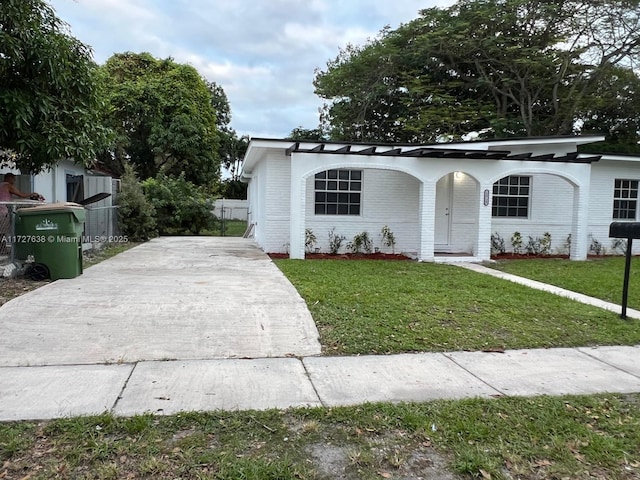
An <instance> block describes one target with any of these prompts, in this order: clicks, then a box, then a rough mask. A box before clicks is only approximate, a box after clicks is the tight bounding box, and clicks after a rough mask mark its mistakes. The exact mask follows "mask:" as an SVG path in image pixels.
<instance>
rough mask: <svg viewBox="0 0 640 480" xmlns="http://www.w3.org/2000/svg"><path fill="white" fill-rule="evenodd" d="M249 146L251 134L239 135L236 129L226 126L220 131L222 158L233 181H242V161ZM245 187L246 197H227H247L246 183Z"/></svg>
mask: <svg viewBox="0 0 640 480" xmlns="http://www.w3.org/2000/svg"><path fill="white" fill-rule="evenodd" d="M248 147H249V136H248V135H243V136H241V137H238V135H237V134H236V132H235V130H233V129H230V128H228V127H225V128H223V129H221V131H220V149H219V152H220V159H221V161H222V165H223V166H224V168H226V169H227V171H228V172H229V174H230V175H231V181H232V182H237V183H241V182H240V171H241V170H242V161H243V159H244V154H245V152H246V151H247V148H248ZM242 185H245V187H244V192H245V196H244V197H227V198H247V197H246V190H247V189H246V184H242Z"/></svg>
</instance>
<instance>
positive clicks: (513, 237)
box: [511, 232, 522, 253]
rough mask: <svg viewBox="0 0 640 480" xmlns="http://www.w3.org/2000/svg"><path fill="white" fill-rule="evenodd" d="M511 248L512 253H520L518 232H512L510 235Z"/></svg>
mask: <svg viewBox="0 0 640 480" xmlns="http://www.w3.org/2000/svg"><path fill="white" fill-rule="evenodd" d="M511 247H512V248H513V253H522V235H520V232H513V235H511Z"/></svg>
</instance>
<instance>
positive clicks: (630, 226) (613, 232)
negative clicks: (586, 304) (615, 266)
mask: <svg viewBox="0 0 640 480" xmlns="http://www.w3.org/2000/svg"><path fill="white" fill-rule="evenodd" d="M609 238H626V239H627V257H626V261H625V264H624V285H623V287H622V314H621V315H620V317H621V318H627V299H628V296H629V272H630V271H631V247H632V246H633V239H634V238H640V222H613V223H612V224H611V225H609Z"/></svg>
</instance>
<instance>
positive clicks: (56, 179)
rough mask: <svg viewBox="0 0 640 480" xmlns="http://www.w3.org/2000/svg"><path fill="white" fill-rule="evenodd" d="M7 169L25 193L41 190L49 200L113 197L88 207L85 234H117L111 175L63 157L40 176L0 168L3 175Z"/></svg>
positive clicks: (91, 236)
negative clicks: (84, 166) (97, 195)
mask: <svg viewBox="0 0 640 480" xmlns="http://www.w3.org/2000/svg"><path fill="white" fill-rule="evenodd" d="M7 172H12V173H15V174H16V187H17V188H18V190H21V191H23V192H38V193H39V194H40V195H42V196H43V197H44V198H45V201H46V202H47V203H56V202H80V201H82V200H84V199H87V198H89V197H92V196H93V195H96V194H99V193H108V194H110V196H109V197H107V198H105V199H104V200H101V201H99V202H96V203H92V204H91V205H89V206H88V207H87V216H86V222H85V237H87V238H96V237H100V236H107V237H109V236H112V235H114V234H115V231H114V229H115V228H116V227H115V225H116V215H115V207H113V203H114V196H115V194H116V191H115V189H114V185H113V180H112V178H111V177H110V176H108V175H105V174H102V173H99V172H96V171H92V170H87V169H85V168H83V167H82V166H79V165H77V164H75V163H73V162H72V161H70V160H63V161H61V162H60V163H58V165H56V166H55V167H52V168H51V169H50V170H47V171H43V172H42V173H39V174H37V175H22V174H20V171H19V170H16V169H8V168H3V169H0V178H2V175H4V174H5V173H7Z"/></svg>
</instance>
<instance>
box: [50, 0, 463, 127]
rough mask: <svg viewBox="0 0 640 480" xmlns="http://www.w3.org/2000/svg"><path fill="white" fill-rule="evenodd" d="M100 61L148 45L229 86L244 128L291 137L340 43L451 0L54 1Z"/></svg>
mask: <svg viewBox="0 0 640 480" xmlns="http://www.w3.org/2000/svg"><path fill="white" fill-rule="evenodd" d="M51 3H52V5H53V7H54V8H55V9H56V11H57V12H58V15H59V16H60V17H61V18H62V19H63V20H65V21H67V22H68V23H69V24H70V25H71V30H72V34H73V35H74V36H76V37H77V38H78V39H80V40H81V41H83V42H84V43H87V44H89V45H91V46H92V47H93V48H94V52H95V58H96V61H98V62H100V63H102V62H104V61H105V60H106V59H107V58H109V57H110V56H111V55H112V54H113V53H117V52H124V51H133V52H142V51H147V52H150V53H151V54H152V55H154V56H156V57H159V58H165V57H169V56H171V57H173V58H174V59H175V60H176V61H178V62H182V63H189V64H191V65H193V66H194V67H195V68H197V69H198V71H199V72H200V73H201V74H202V75H203V76H205V77H206V78H208V79H209V80H212V81H215V82H216V83H218V84H219V85H221V86H222V88H224V90H225V92H226V93H227V96H228V98H229V102H230V104H231V109H232V113H233V121H232V126H233V127H234V128H235V129H236V130H237V131H238V133H240V134H245V133H247V134H251V135H260V136H285V135H287V134H288V133H289V132H290V131H291V130H292V129H293V128H295V127H297V126H299V125H302V126H304V127H305V128H314V127H315V126H316V125H317V123H318V108H319V107H320V105H321V101H320V99H318V98H317V97H316V96H315V95H314V94H313V84H312V82H313V77H314V70H315V69H316V68H323V67H324V66H325V65H326V62H327V61H329V60H331V59H333V58H335V57H336V55H337V54H338V51H339V49H340V47H344V46H346V45H347V44H348V43H352V44H362V43H363V42H365V41H366V40H367V39H368V38H373V37H375V36H376V35H377V34H378V32H379V31H380V30H381V29H382V28H383V27H384V26H385V25H391V27H392V28H395V27H397V26H398V25H399V24H400V23H401V22H407V21H409V20H411V19H413V18H416V17H417V15H418V11H419V10H420V9H422V8H428V7H429V6H433V5H440V6H443V5H451V4H452V3H453V1H452V0H451V1H448V0H431V1H430V0H395V1H394V2H389V1H388V0H350V1H349V2H345V1H343V0H308V1H304V2H303V1H301V0H235V1H229V0H136V1H135V2H134V1H133V0H51Z"/></svg>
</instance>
